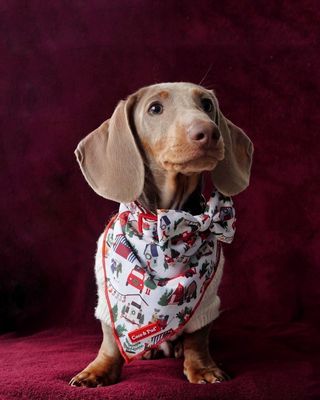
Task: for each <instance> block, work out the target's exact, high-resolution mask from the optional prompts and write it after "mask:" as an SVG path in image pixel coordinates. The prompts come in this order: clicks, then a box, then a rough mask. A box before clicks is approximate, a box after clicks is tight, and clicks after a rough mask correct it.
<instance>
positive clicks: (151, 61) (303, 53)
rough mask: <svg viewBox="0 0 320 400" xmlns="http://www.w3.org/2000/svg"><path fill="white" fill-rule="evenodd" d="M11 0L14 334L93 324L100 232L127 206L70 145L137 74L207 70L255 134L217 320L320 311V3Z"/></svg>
mask: <svg viewBox="0 0 320 400" xmlns="http://www.w3.org/2000/svg"><path fill="white" fill-rule="evenodd" d="M0 9H1V27H2V30H1V41H2V45H1V48H2V49H4V50H5V52H4V54H3V55H2V57H1V64H0V68H1V78H0V79H1V94H2V95H3V96H4V102H3V103H2V105H1V115H2V116H1V122H2V123H4V126H3V127H2V129H1V142H0V147H1V152H0V154H1V159H0V163H1V164H0V165H1V169H0V171H1V182H0V183H1V200H0V202H1V203H0V218H1V237H0V242H1V248H2V256H1V267H0V268H1V269H0V296H1V297H0V298H1V303H0V313H1V318H0V327H1V331H2V332H8V331H16V332H20V333H21V332H26V331H37V330H39V329H40V328H45V327H52V326H54V327H57V326H60V327H65V326H66V325H70V326H84V327H90V328H92V329H96V327H97V322H95V321H94V317H93V309H94V305H95V298H96V294H95V282H94V273H93V257H94V253H95V246H96V245H95V243H96V239H97V237H98V235H99V233H100V232H101V231H102V229H103V227H104V224H105V222H106V220H107V219H108V217H109V215H110V213H111V212H112V211H113V210H115V209H116V208H117V204H115V203H112V202H109V201H107V200H105V199H103V198H99V197H98V196H97V195H96V194H95V193H94V192H93V191H92V190H91V189H90V188H89V186H88V185H87V184H86V182H85V180H84V178H83V176H82V174H81V172H80V170H79V168H78V165H77V163H76V161H75V158H74V155H73V151H74V149H75V147H76V145H77V143H78V142H79V140H80V139H81V138H83V137H84V136H85V135H86V134H87V133H88V132H90V131H91V130H93V129H94V128H96V127H97V126H98V125H99V124H100V123H101V122H102V121H103V120H104V119H106V117H108V116H110V114H111V113H112V111H113V109H114V107H115V105H116V103H117V102H118V101H119V100H120V99H121V98H124V97H125V96H126V95H128V94H130V93H131V92H133V91H135V90H136V89H138V88H139V87H141V86H144V85H148V84H152V83H155V82H164V81H191V82H195V83H199V82H200V81H201V80H202V79H203V78H204V76H206V77H205V79H204V81H203V84H204V85H205V86H207V87H210V88H213V89H214V90H215V91H216V93H217V96H218V99H219V101H220V106H221V109H222V110H223V112H224V114H225V115H226V116H227V117H228V118H230V119H231V120H232V121H233V122H235V123H236V124H237V125H239V126H240V127H242V128H243V129H244V130H245V131H246V132H247V134H248V135H249V136H250V138H251V139H252V140H253V142H254V144H255V156H254V165H253V171H252V172H253V173H252V181H251V185H250V188H249V189H248V190H247V191H246V192H244V193H243V194H241V195H239V196H237V197H235V198H234V201H235V205H236V210H237V216H238V224H237V228H238V230H237V234H236V239H235V241H234V243H233V244H232V246H231V247H228V248H227V249H226V255H227V263H226V268H225V274H224V277H223V283H222V286H221V290H220V294H221V297H222V308H223V310H225V312H224V313H223V315H222V317H221V319H220V321H219V322H217V323H218V324H220V325H218V326H220V327H221V329H227V327H228V332H229V333H230V332H231V331H232V327H237V328H239V327H240V328H243V329H265V328H267V327H270V326H272V327H277V326H290V324H293V323H306V322H307V323H308V324H309V325H310V326H312V325H313V324H316V323H317V322H320V321H319V306H320V301H319V294H320V284H319V282H320V270H319V245H320V243H319V219H320V218H319V215H320V214H319V208H320V207H319V194H318V189H319V179H318V169H319V167H318V166H319V150H320V142H319V125H320V118H319V115H320V114H319V104H320V92H319V85H320V57H319V46H318V44H319V34H320V29H319V20H320V12H319V7H318V3H317V1H304V2H300V3H299V2H295V4H293V2H290V1H284V2H280V1H258V2H252V1H249V0H248V1H241V2H240V1H223V2H221V1H197V2H194V1H129V0H128V1H123V0H121V1H118V0H112V1H111V0H110V1H107V2H106V1H98V0H97V1H90V2H89V1H68V2H54V1H52V2H47V1H45V2H42V1H36V0H32V1H28V2H23V1H8V2H2V4H1V6H0ZM230 329H231V331H230Z"/></svg>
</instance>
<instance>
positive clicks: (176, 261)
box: [102, 191, 235, 361]
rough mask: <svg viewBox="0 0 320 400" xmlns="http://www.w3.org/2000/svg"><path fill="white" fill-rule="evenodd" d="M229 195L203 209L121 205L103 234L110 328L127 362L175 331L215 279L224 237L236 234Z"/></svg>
mask: <svg viewBox="0 0 320 400" xmlns="http://www.w3.org/2000/svg"><path fill="white" fill-rule="evenodd" d="M234 222H235V213H234V208H233V204H232V200H231V199H230V198H229V197H225V196H223V195H222V194H221V193H219V192H218V191H215V192H213V193H212V195H211V197H210V199H209V201H208V202H207V204H206V207H205V210H204V212H203V213H202V214H200V215H195V216H194V215H191V214H190V213H187V212H185V211H176V210H163V209H159V210H157V212H156V213H150V212H149V211H148V210H146V209H144V208H143V207H142V206H141V205H140V204H139V203H138V202H134V203H128V204H120V209H119V213H118V214H117V215H116V216H115V217H114V218H113V219H112V220H111V221H110V223H109V224H108V226H107V228H106V230H105V232H104V239H103V250H102V262H103V269H104V277H105V288H106V299H107V304H108V308H109V312H110V316H111V321H112V328H113V333H114V336H115V339H116V341H117V343H118V346H119V349H120V351H121V353H122V355H123V357H124V358H125V360H126V361H130V360H132V359H134V358H137V357H140V356H141V355H142V354H143V353H144V352H146V351H148V350H150V349H151V348H153V347H157V346H158V345H159V344H160V343H161V342H162V341H164V340H168V339H169V338H170V337H171V336H173V335H175V334H177V333H178V332H179V331H180V330H181V329H182V328H183V327H184V325H185V324H186V323H187V322H188V321H189V320H190V318H191V317H192V315H193V313H194V311H195V310H196V308H197V307H198V305H199V303H200V302H201V299H202V297H203V295H204V293H205V291H206V289H207V287H208V285H209V284H210V282H211V280H212V279H213V277H214V274H215V271H216V268H217V265H218V262H219V255H220V243H219V242H226V243H230V242H231V241H232V239H233V236H234Z"/></svg>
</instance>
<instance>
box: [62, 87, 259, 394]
mask: <svg viewBox="0 0 320 400" xmlns="http://www.w3.org/2000/svg"><path fill="white" fill-rule="evenodd" d="M75 154H76V157H77V160H78V162H79V164H80V168H81V170H82V172H83V174H84V176H85V178H86V180H87V182H88V183H89V185H90V186H91V187H92V188H93V189H94V190H95V192H96V193H98V194H99V195H100V196H103V197H105V198H107V199H110V200H114V201H116V202H119V203H121V204H120V210H119V213H118V214H117V215H116V216H114V217H113V218H112V219H111V221H110V222H109V224H108V225H107V227H106V230H105V232H104V233H103V234H102V235H101V237H100V239H99V241H98V250H97V254H96V263H95V272H96V281H97V286H98V305H97V307H96V317H97V318H98V319H100V320H101V324H102V331H103V341H102V344H101V347H100V350H99V353H98V355H97V357H96V358H95V360H94V361H92V362H91V363H90V364H89V365H88V366H87V367H86V368H85V369H84V370H83V371H82V372H80V373H79V374H78V375H76V376H75V377H74V378H72V379H71V381H70V384H71V385H73V386H87V387H95V386H102V385H110V384H113V383H115V382H117V381H118V380H119V378H120V374H121V369H122V366H123V363H124V361H127V362H128V361H131V360H133V359H137V358H141V357H142V356H145V357H150V356H152V355H153V354H154V352H156V349H158V350H159V349H160V350H162V352H163V353H164V354H165V355H167V356H170V355H172V352H174V354H175V355H179V354H181V353H183V356H184V374H185V375H186V377H187V379H188V380H189V382H191V383H214V382H220V381H223V380H225V379H227V375H226V374H225V373H224V372H223V371H221V370H220V369H219V368H218V367H217V365H216V364H215V362H214V361H213V360H212V358H211V356H210V354H209V349H208V337H209V332H210V325H211V322H212V321H213V320H214V319H215V318H217V316H218V315H219V304H220V300H219V297H218V296H217V290H218V285H219V282H220V280H221V276H222V269H223V262H224V259H223V254H222V249H221V245H220V243H221V242H227V243H228V242H231V241H232V237H233V233H234V221H235V217H234V209H233V205H232V200H231V198H230V197H229V196H233V195H236V194H238V193H240V192H241V191H243V190H244V189H245V188H246V187H247V186H248V184H249V178H250V169H251V163H252V154H253V146H252V143H251V141H250V139H249V138H248V137H247V136H246V135H245V133H244V132H243V131H242V130H241V129H240V128H238V127H237V126H235V125H234V124H233V123H232V122H231V121H229V120H228V119H226V118H225V117H224V116H223V114H222V112H221V111H220V108H219V104H218V101H217V99H216V97H215V95H214V93H213V92H212V91H210V90H207V89H205V88H204V87H201V86H198V85H194V84H191V83H163V84H156V85H152V86H148V87H144V88H142V89H140V90H138V91H137V92H136V93H134V94H132V95H130V96H129V97H128V98H127V99H126V100H124V101H121V102H120V103H119V104H118V106H117V107H116V109H115V111H114V113H113V115H112V116H111V118H110V119H109V120H107V121H105V122H103V124H102V125H101V126H100V127H99V128H98V129H96V130H95V131H93V132H92V133H90V134H89V135H88V136H87V137H85V138H84V139H83V140H82V141H81V142H80V143H79V145H78V147H77V149H76V151H75ZM204 171H210V174H211V177H212V182H213V185H214V188H215V190H214V192H213V194H212V196H211V198H210V199H209V200H208V202H207V203H206V201H205V199H204V198H203V196H202V194H201V189H202V178H203V173H204ZM177 338H178V340H179V339H180V342H179V343H180V347H175V348H174V347H173V346H172V343H175V341H176V340H177Z"/></svg>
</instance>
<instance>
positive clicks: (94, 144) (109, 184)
mask: <svg viewBox="0 0 320 400" xmlns="http://www.w3.org/2000/svg"><path fill="white" fill-rule="evenodd" d="M134 102H135V97H134V96H130V97H129V98H128V100H126V101H123V100H122V101H121V102H120V103H119V104H118V106H117V108H116V109H115V111H114V113H113V114H112V117H111V118H110V119H109V120H107V121H105V122H103V124H102V125H100V126H99V128H97V129H96V130H95V131H93V132H91V133H90V134H89V135H88V136H86V137H85V138H84V139H83V140H82V141H81V142H80V143H79V145H78V147H77V149H76V150H75V154H76V157H77V160H78V163H79V165H80V168H81V171H82V173H83V175H84V177H85V178H86V180H87V182H88V183H89V185H90V186H91V187H92V189H93V190H94V191H95V192H96V193H98V194H99V195H100V196H102V197H105V198H106V199H110V200H114V201H117V202H119V203H122V202H124V203H127V202H130V201H133V200H136V199H137V198H138V197H139V196H140V194H141V193H142V190H143V185H144V165H143V160H142V157H141V155H140V152H139V149H138V147H137V145H136V142H135V139H134V137H133V133H132V131H131V128H130V112H131V111H132V107H133V105H134Z"/></svg>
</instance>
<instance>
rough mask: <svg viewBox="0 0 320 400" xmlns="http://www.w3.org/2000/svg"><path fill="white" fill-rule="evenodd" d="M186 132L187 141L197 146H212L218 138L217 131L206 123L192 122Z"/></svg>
mask: <svg viewBox="0 0 320 400" xmlns="http://www.w3.org/2000/svg"><path fill="white" fill-rule="evenodd" d="M187 132H188V137H189V140H191V141H192V142H193V143H197V144H199V145H210V144H214V143H216V142H217V141H218V140H219V138H220V132H219V129H218V128H217V127H216V126H215V125H213V124H212V123H211V122H207V121H195V122H192V123H191V124H190V126H189V128H188V131H187Z"/></svg>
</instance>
